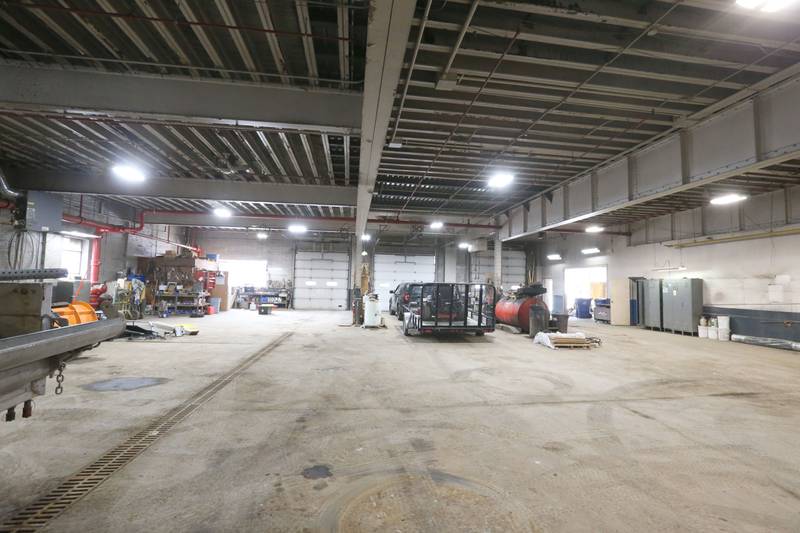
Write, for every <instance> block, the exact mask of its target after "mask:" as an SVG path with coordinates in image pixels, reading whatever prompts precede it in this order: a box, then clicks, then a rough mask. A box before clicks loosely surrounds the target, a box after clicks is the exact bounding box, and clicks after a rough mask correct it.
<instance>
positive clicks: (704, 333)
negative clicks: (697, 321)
mask: <svg viewBox="0 0 800 533" xmlns="http://www.w3.org/2000/svg"><path fill="white" fill-rule="evenodd" d="M697 336H698V337H700V338H701V339H707V338H708V326H697Z"/></svg>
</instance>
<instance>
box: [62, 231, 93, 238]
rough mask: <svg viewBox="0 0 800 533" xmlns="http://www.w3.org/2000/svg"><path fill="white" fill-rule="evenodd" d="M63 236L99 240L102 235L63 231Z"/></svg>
mask: <svg viewBox="0 0 800 533" xmlns="http://www.w3.org/2000/svg"><path fill="white" fill-rule="evenodd" d="M61 235H69V236H70V237H80V238H82V239H99V238H100V235H95V234H94V233H84V232H82V231H72V230H69V231H62V232H61Z"/></svg>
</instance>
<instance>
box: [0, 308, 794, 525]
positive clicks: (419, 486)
mask: <svg viewBox="0 0 800 533" xmlns="http://www.w3.org/2000/svg"><path fill="white" fill-rule="evenodd" d="M348 318H349V315H348V314H347V313H341V312H339V313H336V312H299V311H298V312H279V313H278V314H277V315H275V316H271V317H264V316H258V315H256V314H255V313H252V312H248V311H231V312H228V313H225V314H221V315H217V316H213V317H206V318H203V319H199V320H195V321H194V322H196V323H197V324H199V325H200V327H201V328H202V330H201V333H200V335H199V336H197V337H185V338H181V339H173V340H170V341H168V342H114V343H106V344H104V345H103V346H101V347H100V348H99V349H96V350H94V351H92V352H88V353H87V354H86V355H85V357H84V358H82V359H80V360H78V361H77V362H76V363H74V364H71V365H70V366H69V367H68V369H67V373H66V381H65V392H64V394H63V395H62V396H60V397H56V396H54V395H52V387H53V386H54V383H52V380H50V381H51V382H50V383H49V384H48V386H49V391H48V395H47V396H45V397H43V398H40V399H39V400H38V401H37V404H36V413H35V416H34V417H33V418H31V419H28V420H18V421H16V422H14V423H12V424H0V443H2V446H0V523H2V519H3V518H7V517H9V516H10V515H11V514H12V513H13V511H14V510H15V509H18V508H21V507H24V506H25V505H27V504H29V503H30V502H32V501H33V500H34V499H35V498H36V497H37V496H39V495H41V494H43V493H44V492H46V491H48V490H49V489H51V488H53V487H55V486H56V485H58V483H59V482H60V481H61V480H63V479H64V478H66V477H68V476H69V475H70V474H72V473H74V472H76V471H77V470H79V469H80V468H81V467H83V466H85V465H86V464H88V463H91V462H92V461H94V460H95V459H96V458H97V457H98V456H100V455H101V454H102V453H103V452H105V451H106V450H108V449H110V448H112V447H114V446H115V445H116V444H118V443H119V442H121V441H123V440H124V439H125V438H126V437H127V436H128V435H130V434H132V433H134V432H136V431H137V430H138V429H140V428H141V427H142V426H144V425H145V424H146V422H148V421H149V420H151V419H152V418H154V417H156V416H158V415H159V414H161V413H162V412H164V411H166V410H167V409H169V408H170V407H173V406H175V405H177V404H179V403H181V401H183V400H184V399H186V398H187V397H188V396H190V395H191V393H192V392H194V391H196V390H199V389H200V388H202V387H203V386H205V385H206V384H208V383H209V382H211V381H212V380H213V379H214V378H216V377H217V376H219V375H221V374H223V373H225V371H226V370H227V369H230V368H232V367H234V366H235V365H236V363H237V362H238V361H241V360H243V359H244V358H246V357H247V356H248V355H250V354H252V353H254V352H255V351H257V349H258V348H260V347H262V346H264V345H266V344H267V343H268V342H269V341H270V340H272V339H275V338H276V337H277V336H278V335H280V334H281V333H283V332H285V331H292V332H294V334H293V335H292V336H291V337H290V338H289V339H288V340H286V341H284V342H283V344H281V345H280V347H278V348H277V349H276V350H274V351H273V352H271V353H270V354H268V355H266V356H265V357H264V358H262V359H261V360H259V361H258V362H257V363H255V364H254V365H253V366H252V367H250V368H249V369H248V370H247V371H246V372H245V373H244V374H243V375H241V376H239V377H237V378H236V379H235V380H234V381H232V382H231V383H230V384H229V385H228V386H227V387H226V388H224V389H223V390H222V391H220V392H219V393H218V394H217V396H216V397H215V398H213V399H212V400H211V401H210V402H208V403H207V404H205V405H203V406H202V407H201V408H200V409H199V410H198V411H196V412H195V413H194V414H192V415H191V416H190V417H189V418H188V419H186V420H184V421H183V422H181V423H180V424H178V425H177V426H175V428H174V429H173V430H172V431H171V432H169V433H168V434H167V435H165V436H164V437H162V438H161V439H160V440H158V441H157V442H156V443H155V444H154V445H153V446H152V447H151V448H149V449H148V450H146V451H145V452H144V453H143V454H142V455H140V456H139V457H138V458H136V459H135V460H134V461H133V462H132V463H130V464H129V465H128V466H126V467H125V468H124V469H122V470H121V471H119V472H117V473H116V474H115V475H114V476H113V477H111V478H110V479H109V480H107V481H106V482H105V483H104V484H103V485H101V486H100V487H99V488H98V489H96V490H95V491H94V492H92V493H91V494H89V495H88V496H86V497H85V498H83V499H82V500H80V501H78V502H77V503H76V504H75V505H73V506H72V507H71V508H70V509H69V510H68V511H66V512H65V513H64V514H62V515H61V516H60V517H58V518H57V519H55V520H54V521H52V522H51V523H50V525H49V527H48V528H47V531H75V532H78V531H192V532H203V531H209V532H210V531H336V530H338V531H346V532H358V531H392V532H394V531H402V532H411V531H434V532H440V531H636V532H640V531H678V530H681V531H685V530H694V531H798V530H800V452H799V451H798V443H800V392H798V383H800V354H795V353H791V352H784V351H781V350H773V349H768V348H759V347H752V346H745V345H739V344H734V343H721V342H715V341H708V340H700V339H696V338H689V337H680V336H676V335H671V334H667V333H654V332H649V331H642V330H638V329H635V328H621V327H610V326H601V325H594V324H591V323H585V324H580V328H581V329H582V330H584V331H587V332H591V333H596V334H598V335H600V336H601V337H602V338H603V340H604V344H603V346H602V348H599V349H595V350H591V351H584V350H576V351H568V350H560V351H550V350H548V349H546V348H543V347H541V346H533V345H532V344H531V341H530V340H529V339H527V338H525V337H522V336H514V335H511V334H508V333H504V332H496V333H494V334H492V335H487V336H486V337H483V338H476V337H468V338H455V339H437V338H428V337H425V338H405V337H403V336H402V334H401V332H400V331H399V329H398V328H397V324H398V322H397V321H396V320H395V319H394V318H390V317H388V316H387V317H386V318H387V321H388V324H389V328H388V329H384V330H361V329H355V328H349V327H340V326H339V324H340V323H344V322H347V320H348ZM573 326H575V324H573ZM120 377H127V378H141V377H153V378H163V379H162V380H161V382H160V383H158V384H155V385H153V386H149V387H144V388H139V389H135V390H128V391H125V390H117V391H114V390H112V391H97V390H87V389H85V388H83V387H84V386H87V385H89V384H92V383H95V382H98V381H102V380H107V379H109V378H120ZM328 473H329V474H330V475H329V476H328ZM326 476H327V477H326Z"/></svg>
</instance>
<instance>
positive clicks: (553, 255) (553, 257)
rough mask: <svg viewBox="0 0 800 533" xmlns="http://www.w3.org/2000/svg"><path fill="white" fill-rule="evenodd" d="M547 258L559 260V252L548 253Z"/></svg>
mask: <svg viewBox="0 0 800 533" xmlns="http://www.w3.org/2000/svg"><path fill="white" fill-rule="evenodd" d="M547 258H548V259H549V260H550V261H561V254H548V255H547Z"/></svg>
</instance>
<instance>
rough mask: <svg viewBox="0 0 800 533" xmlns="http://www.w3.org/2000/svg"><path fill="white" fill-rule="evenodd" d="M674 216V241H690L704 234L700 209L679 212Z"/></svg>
mask: <svg viewBox="0 0 800 533" xmlns="http://www.w3.org/2000/svg"><path fill="white" fill-rule="evenodd" d="M673 216H674V217H675V234H674V235H673V238H674V239H690V238H692V237H697V236H699V235H701V234H702V229H703V225H702V221H701V220H700V209H689V210H687V211H679V212H677V213H675V214H674V215H673Z"/></svg>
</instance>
